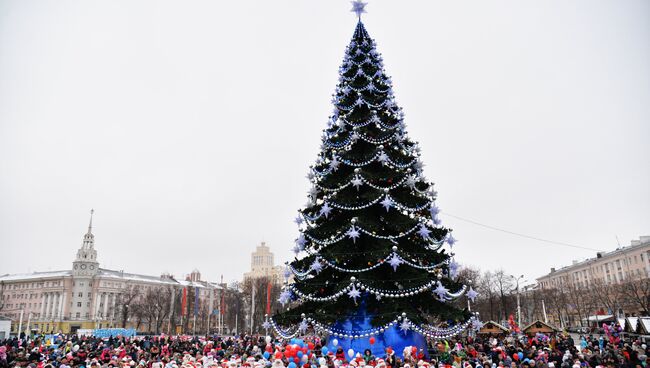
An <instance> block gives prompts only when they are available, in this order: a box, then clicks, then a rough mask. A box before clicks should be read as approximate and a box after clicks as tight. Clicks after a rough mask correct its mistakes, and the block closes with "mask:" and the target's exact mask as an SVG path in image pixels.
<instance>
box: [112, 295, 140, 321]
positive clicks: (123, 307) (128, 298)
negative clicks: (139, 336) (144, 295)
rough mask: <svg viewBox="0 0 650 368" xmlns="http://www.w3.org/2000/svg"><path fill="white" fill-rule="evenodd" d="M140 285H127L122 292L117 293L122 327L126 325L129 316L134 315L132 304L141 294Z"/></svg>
mask: <svg viewBox="0 0 650 368" xmlns="http://www.w3.org/2000/svg"><path fill="white" fill-rule="evenodd" d="M140 294H141V293H140V288H139V287H138V285H127V287H126V288H124V289H123V290H122V292H121V293H119V294H117V305H118V306H119V308H120V311H119V316H120V323H121V325H122V328H125V327H126V323H127V322H128V321H129V317H130V316H131V315H132V312H133V311H132V310H131V309H130V308H132V304H133V303H134V301H135V300H136V299H137V298H138V297H139V296H140Z"/></svg>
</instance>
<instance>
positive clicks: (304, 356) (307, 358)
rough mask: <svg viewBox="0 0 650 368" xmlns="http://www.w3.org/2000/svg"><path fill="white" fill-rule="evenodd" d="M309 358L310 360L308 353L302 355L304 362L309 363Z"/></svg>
mask: <svg viewBox="0 0 650 368" xmlns="http://www.w3.org/2000/svg"><path fill="white" fill-rule="evenodd" d="M308 360H309V357H308V356H307V354H305V355H303V356H302V362H303V363H307V361H308Z"/></svg>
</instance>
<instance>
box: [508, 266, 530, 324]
mask: <svg viewBox="0 0 650 368" xmlns="http://www.w3.org/2000/svg"><path fill="white" fill-rule="evenodd" d="M510 277H512V279H513V280H515V285H516V287H515V290H517V325H518V326H519V327H520V328H521V304H520V301H519V281H520V280H521V279H523V278H524V275H519V277H515V276H514V275H510ZM524 282H526V280H524Z"/></svg>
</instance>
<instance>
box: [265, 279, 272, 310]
mask: <svg viewBox="0 0 650 368" xmlns="http://www.w3.org/2000/svg"><path fill="white" fill-rule="evenodd" d="M271 287H272V285H271V282H270V281H269V284H268V285H266V314H271Z"/></svg>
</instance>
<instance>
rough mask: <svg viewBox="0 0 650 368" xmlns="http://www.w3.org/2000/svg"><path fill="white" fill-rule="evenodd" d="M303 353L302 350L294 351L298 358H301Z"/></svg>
mask: <svg viewBox="0 0 650 368" xmlns="http://www.w3.org/2000/svg"><path fill="white" fill-rule="evenodd" d="M303 355H305V353H303V352H302V351H300V350H298V352H297V353H296V356H297V357H298V358H302V356H303Z"/></svg>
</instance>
